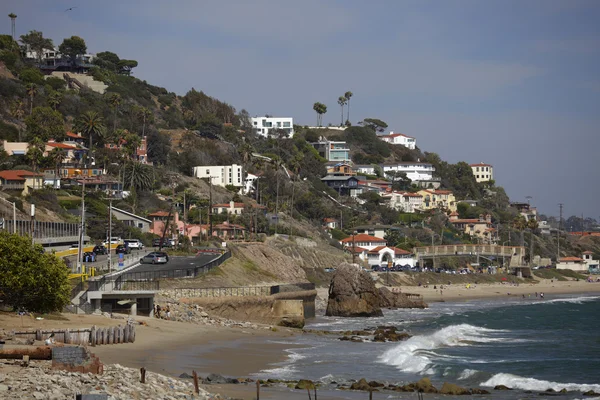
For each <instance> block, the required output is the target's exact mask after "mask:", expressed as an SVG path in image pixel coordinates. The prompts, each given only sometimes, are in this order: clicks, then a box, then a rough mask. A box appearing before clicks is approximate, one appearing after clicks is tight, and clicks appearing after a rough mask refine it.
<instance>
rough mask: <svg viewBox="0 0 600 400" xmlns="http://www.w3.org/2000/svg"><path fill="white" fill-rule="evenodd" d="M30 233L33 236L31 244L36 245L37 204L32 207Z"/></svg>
mask: <svg viewBox="0 0 600 400" xmlns="http://www.w3.org/2000/svg"><path fill="white" fill-rule="evenodd" d="M29 233H30V234H31V244H35V204H32V205H31V226H30V228H29Z"/></svg>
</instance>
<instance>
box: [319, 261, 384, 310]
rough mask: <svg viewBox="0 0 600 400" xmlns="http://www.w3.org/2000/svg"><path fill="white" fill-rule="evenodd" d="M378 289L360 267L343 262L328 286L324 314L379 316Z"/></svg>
mask: <svg viewBox="0 0 600 400" xmlns="http://www.w3.org/2000/svg"><path fill="white" fill-rule="evenodd" d="M379 304H380V296H379V291H378V290H377V288H375V283H374V282H373V279H371V276H370V275H369V274H368V273H367V272H366V271H363V270H362V269H359V268H358V267H356V266H354V265H352V264H347V263H343V264H341V265H340V266H339V267H338V268H337V269H336V271H335V274H334V275H333V279H332V280H331V285H330V286H329V301H328V302H327V310H326V312H325V315H327V316H337V317H381V316H383V312H382V311H381V308H380V306H379Z"/></svg>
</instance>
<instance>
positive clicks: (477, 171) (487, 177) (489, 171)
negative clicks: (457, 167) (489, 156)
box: [469, 162, 494, 183]
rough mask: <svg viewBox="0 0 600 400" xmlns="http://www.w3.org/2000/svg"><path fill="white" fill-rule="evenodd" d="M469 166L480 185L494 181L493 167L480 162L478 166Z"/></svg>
mask: <svg viewBox="0 0 600 400" xmlns="http://www.w3.org/2000/svg"><path fill="white" fill-rule="evenodd" d="M469 166H470V167H471V170H472V171H473V176H474V177H475V180H476V181H477V182H478V183H479V182H489V181H491V180H494V167H493V166H492V165H490V164H486V163H484V162H480V163H478V164H470V165H469Z"/></svg>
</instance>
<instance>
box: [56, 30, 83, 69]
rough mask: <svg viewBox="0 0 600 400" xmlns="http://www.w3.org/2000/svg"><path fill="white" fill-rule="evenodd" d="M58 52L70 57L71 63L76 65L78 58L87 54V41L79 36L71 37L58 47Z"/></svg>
mask: <svg viewBox="0 0 600 400" xmlns="http://www.w3.org/2000/svg"><path fill="white" fill-rule="evenodd" d="M58 51H60V52H61V53H62V54H64V55H66V56H67V57H69V59H70V60H71V63H73V64H74V63H75V60H76V59H77V56H79V55H82V54H85V53H86V51H87V45H86V44H85V40H83V39H82V38H80V37H79V36H71V37H70V38H66V39H65V40H63V42H62V43H61V44H60V46H58Z"/></svg>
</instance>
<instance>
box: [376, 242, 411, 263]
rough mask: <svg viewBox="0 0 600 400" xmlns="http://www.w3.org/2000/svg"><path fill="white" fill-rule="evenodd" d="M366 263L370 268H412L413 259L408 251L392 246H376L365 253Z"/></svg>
mask: <svg viewBox="0 0 600 400" xmlns="http://www.w3.org/2000/svg"><path fill="white" fill-rule="evenodd" d="M367 262H368V264H369V265H370V266H371V267H372V266H374V265H380V266H384V267H391V266H393V265H394V266H395V265H410V266H411V267H413V266H414V259H413V257H412V254H411V253H410V252H409V251H406V250H403V249H399V248H397V247H392V246H390V247H388V246H377V247H375V248H374V249H371V250H369V251H367Z"/></svg>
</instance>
